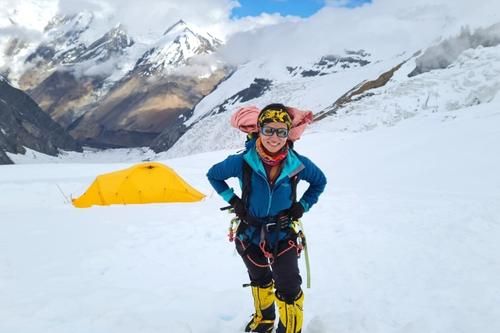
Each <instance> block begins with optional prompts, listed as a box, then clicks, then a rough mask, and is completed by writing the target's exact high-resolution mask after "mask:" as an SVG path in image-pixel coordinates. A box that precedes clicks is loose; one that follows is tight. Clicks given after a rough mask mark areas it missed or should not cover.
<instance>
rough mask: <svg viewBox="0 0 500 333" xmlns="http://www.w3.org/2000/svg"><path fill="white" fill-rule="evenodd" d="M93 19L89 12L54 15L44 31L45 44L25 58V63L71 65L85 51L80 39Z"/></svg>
mask: <svg viewBox="0 0 500 333" xmlns="http://www.w3.org/2000/svg"><path fill="white" fill-rule="evenodd" d="M93 19H94V16H93V14H92V13H90V12H81V13H78V14H74V15H56V16H55V17H54V18H52V19H51V20H50V21H49V23H48V24H47V26H46V27H45V29H44V34H45V42H42V43H41V44H40V45H39V46H38V47H37V49H36V50H35V52H33V53H32V54H30V55H29V56H28V57H27V58H26V62H38V61H45V62H47V63H52V64H58V63H63V64H69V63H73V62H74V61H75V60H76V58H77V57H78V56H79V55H80V54H81V52H84V50H85V44H84V43H83V42H82V41H81V40H80V37H81V35H82V34H83V33H84V32H85V31H87V30H88V29H89V27H90V25H91V23H92V21H93Z"/></svg>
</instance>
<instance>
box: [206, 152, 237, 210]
mask: <svg viewBox="0 0 500 333" xmlns="http://www.w3.org/2000/svg"><path fill="white" fill-rule="evenodd" d="M242 173H243V157H242V155H241V154H239V155H230V156H229V157H228V158H226V159H225V160H224V161H222V162H219V163H217V164H214V165H213V166H212V167H211V168H210V170H208V173H207V178H208V181H209V182H210V184H211V185H212V187H213V188H214V189H215V191H216V192H217V193H218V194H219V195H220V196H221V197H222V198H223V199H224V200H225V201H227V202H229V200H231V198H232V197H233V196H234V190H233V189H232V188H230V187H229V185H228V184H227V183H226V179H228V178H231V177H238V178H239V179H240V183H241V177H242Z"/></svg>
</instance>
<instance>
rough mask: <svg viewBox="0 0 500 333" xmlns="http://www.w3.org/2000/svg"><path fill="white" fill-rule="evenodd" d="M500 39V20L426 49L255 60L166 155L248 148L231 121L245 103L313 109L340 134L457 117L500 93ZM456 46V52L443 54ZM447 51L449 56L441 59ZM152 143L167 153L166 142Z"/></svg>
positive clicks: (203, 106) (196, 115) (200, 111)
mask: <svg viewBox="0 0 500 333" xmlns="http://www.w3.org/2000/svg"><path fill="white" fill-rule="evenodd" d="M498 36H500V34H499V33H498V25H493V26H490V27H484V28H479V29H476V30H474V31H472V32H471V31H469V30H465V32H464V30H462V31H456V34H455V36H451V37H450V38H447V39H444V40H442V41H440V42H437V43H435V44H434V45H428V48H426V49H423V50H422V51H420V52H417V53H415V54H412V53H411V52H404V53H401V54H399V55H395V56H393V57H390V58H381V57H377V55H372V54H370V53H371V52H370V50H366V51H365V50H360V51H357V52H355V53H353V52H352V51H348V50H347V51H345V54H342V55H335V56H331V55H329V56H325V57H321V58H320V59H317V60H310V61H309V62H308V64H307V62H305V63H303V64H302V65H296V66H291V65H288V64H287V63H286V62H285V63H282V64H280V66H275V65H276V63H274V62H271V63H272V66H273V67H270V66H269V62H266V61H259V60H256V61H251V62H249V63H247V64H245V65H244V66H240V67H239V68H238V70H237V71H236V72H235V73H233V75H232V76H231V77H230V78H228V79H227V80H225V81H224V82H222V83H221V84H220V85H219V86H218V89H217V90H215V91H214V92H213V93H212V94H210V95H209V96H207V97H205V98H204V99H203V100H202V101H200V103H199V104H198V105H197V106H196V109H195V110H194V112H193V116H192V117H191V118H190V119H188V120H187V121H185V122H184V126H185V127H186V128H187V129H186V130H185V132H186V133H185V134H184V135H183V136H182V137H180V139H179V140H178V141H177V143H176V144H175V145H174V146H173V147H172V148H171V149H170V150H169V151H168V152H167V154H166V156H169V157H173V156H182V155H187V154H192V153H199V152H204V151H211V150H217V149H225V148H234V147H237V146H241V141H242V140H243V135H242V133H241V132H239V131H237V130H235V129H231V130H228V126H229V118H230V116H231V114H232V113H233V112H234V111H235V110H236V109H238V108H239V107H240V106H244V105H257V106H259V107H263V106H265V105H266V104H269V103H272V102H275V101H280V102H283V103H284V104H287V105H292V106H297V107H299V108H303V109H308V110H312V111H313V112H314V113H315V115H316V120H317V125H314V126H321V123H322V122H333V124H334V125H333V126H332V127H333V128H336V129H337V130H338V131H360V130H366V129H372V128H374V127H377V126H384V125H385V126H391V125H393V124H395V123H396V122H398V121H400V120H403V119H406V118H409V117H413V116H415V115H417V114H422V113H423V114H425V113H433V112H443V113H444V114H448V113H449V112H451V114H450V117H452V116H453V115H452V112H453V111H457V110H460V109H462V108H465V107H468V106H470V105H473V104H482V103H488V102H489V101H491V100H492V99H493V98H494V96H495V95H496V94H497V93H498V92H499V91H500V80H499V79H498V78H499V76H498V74H500V72H499V70H500V56H499V55H500V50H499V46H498V45H499V44H500V43H499V41H498ZM464 40H465V41H467V42H466V43H464ZM450 49H453V50H455V51H454V52H455V53H454V55H453V57H452V55H451V54H450V53H449V52H448V53H446V52H443V51H440V52H438V51H436V50H450ZM443 54H445V55H447V61H442V60H440V57H443ZM431 55H434V56H431ZM342 59H344V61H342ZM345 59H348V60H345ZM438 64H440V66H438ZM320 65H323V66H322V67H320ZM417 72H418V74H416V73H417ZM444 92H446V93H444ZM314 126H313V127H314ZM199 137H203V138H204V140H196V138H199ZM153 148H154V149H155V150H156V151H161V150H162V149H161V145H158V146H153Z"/></svg>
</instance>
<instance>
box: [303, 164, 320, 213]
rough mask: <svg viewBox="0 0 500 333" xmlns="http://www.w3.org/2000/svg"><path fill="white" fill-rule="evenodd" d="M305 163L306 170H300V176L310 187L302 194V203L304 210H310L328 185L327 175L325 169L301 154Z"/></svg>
mask: <svg viewBox="0 0 500 333" xmlns="http://www.w3.org/2000/svg"><path fill="white" fill-rule="evenodd" d="M300 159H301V161H302V163H303V164H304V167H305V168H304V170H302V171H301V172H300V178H299V179H303V180H305V181H306V182H308V183H309V187H308V188H307V190H306V191H305V192H304V194H303V195H302V198H301V199H300V201H299V202H300V203H301V204H302V206H304V211H306V212H307V211H308V210H309V209H310V208H311V207H312V206H313V205H314V204H315V203H316V202H318V198H319V196H320V194H321V193H322V192H323V191H324V189H325V186H326V177H325V174H324V173H323V171H321V169H320V168H318V167H317V166H316V164H314V163H313V162H312V161H311V160H309V159H308V158H307V157H304V156H300Z"/></svg>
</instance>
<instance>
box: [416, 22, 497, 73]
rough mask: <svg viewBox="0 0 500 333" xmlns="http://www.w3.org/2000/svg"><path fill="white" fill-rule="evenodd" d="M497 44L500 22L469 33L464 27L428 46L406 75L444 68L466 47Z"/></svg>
mask: <svg viewBox="0 0 500 333" xmlns="http://www.w3.org/2000/svg"><path fill="white" fill-rule="evenodd" d="M499 44H500V23H497V24H495V25H493V26H491V27H489V28H486V29H477V30H476V31H475V32H474V33H471V32H470V30H469V29H468V28H464V29H462V31H461V33H460V35H458V36H457V37H453V38H449V39H446V40H445V41H443V42H442V43H440V44H438V45H435V46H433V47H430V48H428V49H427V50H426V51H425V52H424V53H423V54H422V55H421V56H420V57H419V58H417V60H416V67H415V69H414V70H413V71H412V72H411V73H410V74H408V76H409V77H412V76H416V75H419V74H422V73H426V72H429V71H431V70H434V69H443V68H446V67H448V66H449V65H450V64H451V63H453V62H454V61H455V60H456V59H457V58H458V57H459V56H460V54H461V53H462V52H463V51H465V50H467V49H471V48H477V47H479V46H482V47H492V46H496V45H499Z"/></svg>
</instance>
